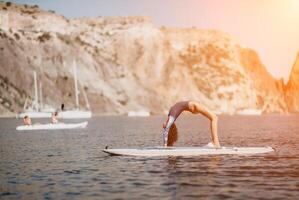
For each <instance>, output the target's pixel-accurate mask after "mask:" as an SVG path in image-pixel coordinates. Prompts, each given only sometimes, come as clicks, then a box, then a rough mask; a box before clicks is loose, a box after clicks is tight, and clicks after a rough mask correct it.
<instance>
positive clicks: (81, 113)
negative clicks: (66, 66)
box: [58, 61, 92, 119]
mask: <svg viewBox="0 0 299 200" xmlns="http://www.w3.org/2000/svg"><path fill="white" fill-rule="evenodd" d="M73 69H74V81H75V97H76V108H75V109H73V110H66V111H61V112H59V113H58V118H63V119H76V118H77V119H79V118H81V119H82V118H91V115H92V114H91V111H90V110H89V109H90V107H89V103H88V99H87V96H86V94H85V92H84V90H83V96H84V99H85V102H86V107H87V109H88V110H82V109H80V106H79V93H80V91H79V89H78V79H77V65H76V62H75V61H74V62H73Z"/></svg>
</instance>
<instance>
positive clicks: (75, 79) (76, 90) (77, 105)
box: [73, 61, 79, 108]
mask: <svg viewBox="0 0 299 200" xmlns="http://www.w3.org/2000/svg"><path fill="white" fill-rule="evenodd" d="M73 67H74V81H75V96H76V108H79V97H78V96H79V91H78V82H77V66H76V61H74V62H73Z"/></svg>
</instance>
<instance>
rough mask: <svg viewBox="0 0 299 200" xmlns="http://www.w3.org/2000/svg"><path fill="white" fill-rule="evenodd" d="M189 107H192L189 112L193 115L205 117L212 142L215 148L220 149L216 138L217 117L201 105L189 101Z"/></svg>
mask: <svg viewBox="0 0 299 200" xmlns="http://www.w3.org/2000/svg"><path fill="white" fill-rule="evenodd" d="M189 104H190V107H192V109H191V112H192V113H194V114H197V113H201V114H202V115H204V116H205V117H207V118H208V119H209V120H210V122H211V125H210V127H211V137H212V142H213V144H214V146H215V147H216V148H220V143H219V138H218V117H217V115H215V114H214V113H212V112H211V111H209V110H208V109H207V108H205V107H204V106H203V105H201V104H200V103H198V102H194V101H190V103H189Z"/></svg>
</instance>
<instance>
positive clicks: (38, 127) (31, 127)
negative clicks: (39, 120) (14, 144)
mask: <svg viewBox="0 0 299 200" xmlns="http://www.w3.org/2000/svg"><path fill="white" fill-rule="evenodd" d="M87 124H88V122H81V123H69V124H65V123H57V124H52V123H50V124H33V125H22V126H17V128H16V130H17V131H31V130H58V129H77V128H86V126H87Z"/></svg>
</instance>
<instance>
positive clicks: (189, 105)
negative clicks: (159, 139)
mask: <svg viewBox="0 0 299 200" xmlns="http://www.w3.org/2000/svg"><path fill="white" fill-rule="evenodd" d="M183 111H189V112H191V113H193V114H202V115H204V116H205V117H207V118H208V119H209V120H210V121H211V137H212V147H215V148H220V143H219V139H218V134H217V121H218V118H217V116H216V115H215V114H214V113H212V112H210V111H209V110H208V109H207V108H205V107H204V106H203V105H202V104H200V103H199V102H197V101H181V102H178V103H176V104H174V105H173V106H172V107H171V108H170V110H169V113H168V118H167V120H166V121H165V122H164V123H163V128H164V131H163V141H164V146H169V142H168V139H169V138H168V137H169V136H168V133H169V132H172V130H176V128H175V124H174V122H175V120H176V119H177V118H178V117H179V115H180V114H181V113H182V112H183ZM171 146H172V145H171Z"/></svg>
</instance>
